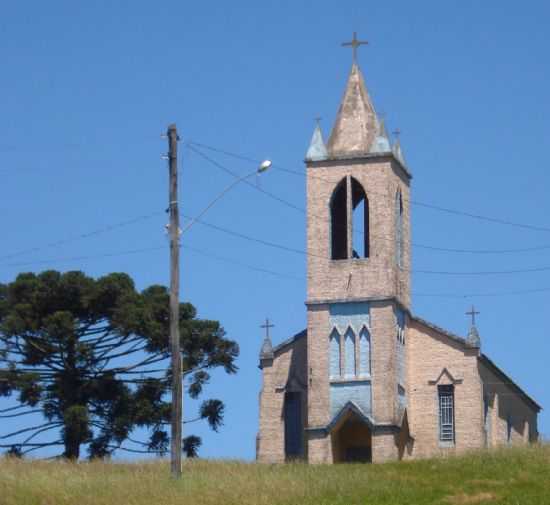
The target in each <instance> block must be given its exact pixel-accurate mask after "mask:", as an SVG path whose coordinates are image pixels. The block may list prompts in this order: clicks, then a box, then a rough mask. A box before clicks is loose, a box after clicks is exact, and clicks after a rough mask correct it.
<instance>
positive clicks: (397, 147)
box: [392, 128, 407, 167]
mask: <svg viewBox="0 0 550 505" xmlns="http://www.w3.org/2000/svg"><path fill="white" fill-rule="evenodd" d="M392 133H393V134H394V135H395V143H394V144H393V148H392V151H393V155H394V156H395V157H396V158H397V159H398V160H399V162H400V163H401V165H403V166H404V167H406V166H407V163H406V162H405V156H404V155H403V149H402V148H401V140H400V137H399V136H400V135H401V130H400V129H399V128H397V130H394V131H393V132H392Z"/></svg>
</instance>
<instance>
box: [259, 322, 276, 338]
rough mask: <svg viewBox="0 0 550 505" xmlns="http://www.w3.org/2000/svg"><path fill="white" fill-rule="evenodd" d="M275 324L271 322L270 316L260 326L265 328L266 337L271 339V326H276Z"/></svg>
mask: <svg viewBox="0 0 550 505" xmlns="http://www.w3.org/2000/svg"><path fill="white" fill-rule="evenodd" d="M274 327H275V325H274V324H271V323H270V322H269V318H267V317H266V318H265V323H264V324H262V325H261V326H260V328H265V338H266V339H269V328H274Z"/></svg>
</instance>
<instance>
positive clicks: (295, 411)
mask: <svg viewBox="0 0 550 505" xmlns="http://www.w3.org/2000/svg"><path fill="white" fill-rule="evenodd" d="M284 419H285V456H286V458H287V459H295V458H299V457H300V456H301V455H302V405H301V395H300V393H299V392H287V393H285V406H284Z"/></svg>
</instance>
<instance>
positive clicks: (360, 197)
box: [351, 177, 370, 258]
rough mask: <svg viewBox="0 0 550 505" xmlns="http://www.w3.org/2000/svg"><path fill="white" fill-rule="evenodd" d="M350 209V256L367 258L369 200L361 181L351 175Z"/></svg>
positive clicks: (368, 245)
mask: <svg viewBox="0 0 550 505" xmlns="http://www.w3.org/2000/svg"><path fill="white" fill-rule="evenodd" d="M351 209H352V216H353V217H352V221H351V223H352V224H351V231H352V257H353V258H368V257H369V253H370V237H369V200H368V199H367V194H366V193H365V190H364V189H363V186H361V183H360V182H359V181H357V179H355V178H354V177H351Z"/></svg>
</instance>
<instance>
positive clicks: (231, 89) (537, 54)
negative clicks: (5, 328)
mask: <svg viewBox="0 0 550 505" xmlns="http://www.w3.org/2000/svg"><path fill="white" fill-rule="evenodd" d="M549 18H550V4H549V3H548V2H545V1H525V2H516V1H504V2H498V3H497V2H479V1H467V0H463V1H460V2H441V1H423V2H405V1H397V0H396V1H392V2H380V1H377V2H374V1H365V0H363V1H358V0H357V1H353V2H352V1H342V2H334V1H324V0H322V1H321V0H317V1H300V2H290V1H280V2H269V3H268V2H257V1H243V0H237V1H234V2H222V1H213V2H177V1H170V0H166V1H165V2H162V3H159V2H145V1H133V2H122V1H120V2H106V1H104V2H100V1H98V2H72V1H51V2H38V1H31V2H25V3H20V2H5V3H4V5H3V8H2V17H1V19H0V61H1V62H2V78H1V79H0V188H1V198H0V216H2V217H1V218H0V222H1V224H2V241H1V249H0V256H5V255H8V254H11V253H13V252H17V251H21V250H27V249H29V248H34V247H38V248H39V249H38V250H36V251H34V252H31V253H26V254H20V255H18V256H15V257H12V258H9V259H3V260H0V281H1V282H8V281H11V280H13V279H14V278H15V276H16V275H17V274H18V273H19V272H22V271H29V270H33V271H39V270H42V269H45V268H56V269H60V270H70V269H81V270H84V271H85V272H86V273H87V274H90V275H93V276H99V275H102V274H106V273H108V272H113V271H125V272H128V273H129V274H130V275H132V276H133V278H134V279H135V280H136V283H137V285H138V287H139V288H144V287H146V286H148V285H150V284H152V283H163V284H166V283H168V261H167V259H168V250H167V240H166V237H165V235H164V225H165V222H166V218H165V216H163V215H157V216H155V217H152V218H151V219H148V220H141V221H139V222H136V223H135V224H132V225H128V226H124V227H120V228H116V229H113V230H112V231H109V232H106V233H101V234H96V235H92V236H90V237H88V238H83V239H80V240H74V241H70V242H67V243H65V244H63V245H58V246H51V247H47V244H50V243H51V242H53V241H57V240H64V239H68V238H72V237H75V236H78V235H81V234H86V233H88V232H91V231H94V230H98V229H102V228H104V227H106V226H109V225H112V224H115V223H120V222H124V221H127V220H130V219H132V218H134V217H136V216H140V215H144V214H149V213H153V212H158V211H162V210H163V209H165V207H166V204H167V180H166V179H167V169H166V162H165V161H163V160H161V159H160V156H161V154H162V153H163V152H165V150H166V144H165V141H164V140H161V139H160V134H161V133H162V132H163V131H165V130H166V127H167V125H168V124H169V123H170V122H176V123H177V126H178V129H179V132H180V135H181V137H182V139H183V141H186V140H193V141H196V142H202V143H204V144H209V145H213V146H217V147H219V148H222V149H225V150H228V151H232V152H236V153H240V154H244V155H247V156H250V157H252V158H259V159H263V158H266V157H270V158H271V159H273V160H274V162H275V163H276V164H278V165H280V166H283V167H287V168H290V169H292V170H298V171H302V170H303V162H302V160H303V157H304V153H305V151H306V149H307V146H308V142H309V139H310V136H311V133H312V129H313V125H314V121H313V118H314V117H315V116H317V115H321V116H322V117H323V127H324V131H325V135H327V134H328V131H329V129H330V127H331V125H332V121H333V119H334V116H335V114H336V111H337V108H338V104H339V100H340V97H341V94H342V91H343V87H344V85H345V81H346V78H347V75H348V72H349V69H350V64H351V54H350V51H349V50H348V49H343V48H341V47H340V43H341V42H343V41H346V40H349V39H350V37H351V34H352V32H353V31H354V30H355V31H357V32H358V33H359V36H360V37H361V38H366V39H368V40H369V41H370V46H368V47H367V48H361V50H360V52H359V62H360V65H361V67H362V69H363V72H364V74H365V78H366V81H367V86H368V87H369V90H370V93H371V96H372V98H373V100H374V102H375V105H376V107H377V109H378V110H379V111H383V112H384V113H385V115H386V119H387V122H388V123H389V127H390V128H391V129H394V128H396V127H399V128H400V129H401V130H402V132H403V133H402V144H403V147H404V153H405V156H406V158H407V160H408V164H409V167H410V170H411V171H412V172H413V174H414V179H413V181H412V195H413V199H414V200H417V201H419V202H427V203H432V204H435V205H441V206H446V207H450V208H453V209H461V210H465V211H468V212H472V213H479V214H484V215H489V216H494V217H497V218H502V219H506V220H511V221H518V222H525V223H530V224H533V225H536V226H540V227H547V228H550V217H549V216H550V202H549V199H548V192H549V187H550V164H549V161H548V145H549V143H548V139H549V138H550V123H549V120H548V118H549V117H550V101H549V99H548V82H549V78H550V58H549V57H548V54H549V49H550V47H549V46H550V43H549V35H548V19H549ZM180 147H181V160H180V161H181V167H180V168H181V172H182V180H181V186H182V187H181V197H180V200H181V204H182V205H181V207H182V211H183V212H185V213H186V214H190V215H194V214H196V213H198V212H199V211H200V210H201V209H202V208H203V206H204V205H205V204H206V203H207V202H208V201H209V200H210V199H211V198H213V197H214V196H216V194H217V193H218V192H219V191H220V190H222V189H223V187H224V186H225V185H227V184H228V183H230V182H231V180H232V178H231V176H230V175H228V174H227V173H224V172H223V171H222V170H220V169H219V168H216V167H215V166H212V165H211V164H209V163H207V162H206V161H205V160H203V159H202V158H200V157H199V156H197V155H196V154H195V153H192V152H190V151H189V150H188V149H186V148H185V147H184V146H183V144H182V145H180ZM213 157H214V158H215V159H216V160H217V161H218V162H219V163H222V164H223V165H224V166H227V167H228V168H230V169H232V170H234V171H235V172H238V173H239V174H245V173H247V172H248V171H250V170H251V169H253V168H254V166H253V165H251V164H249V163H246V162H244V161H238V160H236V159H232V158H229V157H225V156H222V155H219V154H216V153H213ZM261 187H262V188H264V189H266V190H269V191H270V192H273V193H275V194H277V195H279V196H281V197H282V198H284V199H285V200H288V201H290V202H292V203H294V204H295V205H296V206H298V207H303V206H304V205H305V191H304V189H305V188H304V178H303V177H302V176H297V175H292V174H289V173H287V172H283V171H281V170H277V169H273V170H272V171H271V172H268V173H267V174H265V177H262V180H261ZM205 219H206V220H207V221H209V222H212V223H215V224H217V225H220V226H224V227H227V228H230V229H233V230H235V231H239V232H242V233H246V234H248V235H252V236H254V237H258V238H260V239H264V240H270V241H273V242H277V243H280V244H284V245H287V246H289V247H293V248H297V249H304V247H305V223H304V216H303V214H301V213H300V212H298V211H296V210H293V209H291V208H289V207H285V206H283V205H281V204H280V203H277V202H276V201H274V200H272V199H269V198H266V197H265V195H262V194H261V193H260V192H258V191H255V190H254V189H253V188H250V187H247V186H245V185H241V186H239V187H237V188H236V189H235V190H234V191H233V192H232V193H230V194H229V195H227V197H226V198H225V199H224V200H223V201H222V202H220V203H219V205H217V206H216V207H214V208H213V209H212V210H211V211H210V213H209V214H208V217H207V218H205ZM412 225H413V240H414V241H415V242H417V243H420V244H427V245H433V246H437V247H444V248H465V249H513V248H521V247H538V246H547V245H549V246H550V232H545V231H533V230H527V229H521V228H517V227H511V226H504V225H498V224H494V223H487V222H482V221H477V220H473V219H469V218H465V217H459V216H455V215H450V214H444V213H441V212H436V211H434V210H430V209H427V208H423V207H420V206H413V207H412ZM184 244H187V245H189V246H192V247H195V248H199V249H201V250H204V251H206V252H209V253H212V254H216V255H220V256H223V257H226V258H232V259H234V260H237V261H240V262H243V263H246V264H248V265H252V266H254V267H258V268H264V269H269V270H274V271H277V272H281V273H284V274H289V275H291V276H295V277H297V278H298V279H288V278H284V277H279V276H274V275H270V274H265V273H260V272H257V271H253V270H250V269H248V268H245V267H240V266H236V265H232V264H229V263H224V262H222V261H220V260H217V259H213V258H211V257H206V256H203V255H201V254H197V253H196V252H191V251H185V250H184V251H183V255H182V261H183V264H182V299H184V300H190V301H192V302H193V303H194V304H195V305H196V306H197V308H198V310H199V314H200V315H201V316H204V317H208V318H216V319H219V320H221V321H222V323H223V325H224V326H225V328H226V330H227V332H228V336H229V337H231V338H234V339H236V340H237V341H238V342H239V343H240V346H241V356H240V358H239V366H240V371H239V373H238V374H237V375H236V376H231V377H226V376H224V375H223V374H221V373H220V374H215V376H214V380H213V382H212V384H211V385H210V386H209V387H208V389H207V393H208V394H209V395H212V396H214V397H216V396H219V397H221V398H222V399H223V400H224V401H225V402H226V406H227V414H226V419H225V426H224V427H223V429H222V430H221V431H220V433H219V434H212V433H210V432H209V431H208V430H207V429H206V427H204V429H203V428H197V429H196V430H193V431H194V432H195V433H197V434H199V435H202V436H203V437H204V446H203V450H202V455H204V456H208V457H236V458H252V457H253V455H254V444H255V436H256V431H257V422H258V419H257V418H258V392H259V389H260V371H259V370H258V368H257V355H258V349H259V346H260V343H261V338H262V332H261V330H260V328H259V325H260V324H261V322H262V320H263V319H264V318H265V317H266V316H269V317H270V318H271V319H272V320H273V321H274V323H275V325H276V326H275V328H274V330H273V334H274V340H275V341H276V342H277V341H281V340H283V339H285V338H287V337H288V336H290V335H291V334H293V333H295V332H297V331H299V330H301V329H303V328H304V327H305V307H304V300H305V281H304V274H305V257H304V256H301V255H298V254H292V253H289V252H284V251H281V250H277V249H273V248H269V247H266V246H263V245H260V244H255V243H252V242H246V241H243V240H242V239H238V238H236V237H231V236H228V235H225V234H223V233H220V232H218V231H215V230H213V229H209V228H206V227H203V226H201V225H196V226H195V227H194V228H193V229H192V230H191V231H190V232H189V234H188V235H186V236H185V239H184ZM155 246H158V247H161V248H162V247H164V249H160V250H157V251H150V252H144V253H136V254H125V255H119V256H103V257H97V256H98V255H104V254H106V253H118V252H123V251H128V250H133V249H141V248H149V247H155ZM75 256H96V257H94V258H89V259H81V260H75V259H72V260H71V259H70V258H73V257H75ZM45 260H55V261H51V262H47V261H45ZM413 265H414V268H415V269H421V270H422V269H423V270H426V269H430V270H446V271H458V272H471V271H486V270H515V269H523V268H535V267H543V266H550V255H549V250H548V249H547V250H539V251H535V252H523V253H507V254H486V255H482V254H460V253H448V252H436V251H430V250H425V249H419V248H414V249H413ZM542 288H549V289H550V271H541V272H538V273H518V274H508V275H478V276H442V275H427V274H420V273H418V274H414V275H413V289H414V292H415V293H418V294H434V293H435V294H438V293H440V294H449V293H456V294H469V293H502V292H510V291H518V290H519V291H521V290H531V289H542ZM549 300H550V291H547V292H544V291H541V292H538V293H531V294H523V295H507V296H494V297H476V298H471V297H469V298H448V297H427V296H415V295H413V311H414V312H415V313H416V314H417V315H419V316H421V317H424V318H427V319H429V320H431V321H433V322H434V323H436V324H438V325H441V326H444V327H445V328H448V329H449V330H451V331H454V332H456V333H459V334H465V333H466V332H467V330H468V320H467V317H466V316H465V315H464V312H465V311H466V310H467V309H468V307H469V305H470V304H471V303H472V302H474V303H475V304H476V306H477V307H478V308H479V310H480V311H481V315H480V317H479V331H480V334H481V337H482V339H483V348H484V351H485V352H486V353H487V354H488V355H489V356H491V358H492V359H494V361H496V363H497V364H499V365H500V366H501V367H502V368H503V369H504V370H505V371H507V372H508V373H509V374H510V375H511V376H512V377H513V378H514V379H516V380H517V381H518V382H519V384H520V385H522V386H523V387H525V389H526V390H527V391H528V392H529V393H531V394H532V396H534V398H535V399H537V400H538V401H539V403H541V404H542V405H543V407H549V406H550V392H549V391H550V390H549V388H548V378H547V369H548V357H549V355H550V339H549V336H550V335H549V329H548V312H549V309H550V304H549ZM1 402H2V400H0V404H2V403H1ZM186 406H187V408H188V411H189V410H192V409H193V408H194V407H195V404H194V403H192V402H190V401H189V400H186ZM540 431H541V432H542V433H545V434H550V415H549V414H548V411H544V412H543V413H542V415H541V416H540Z"/></svg>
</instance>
